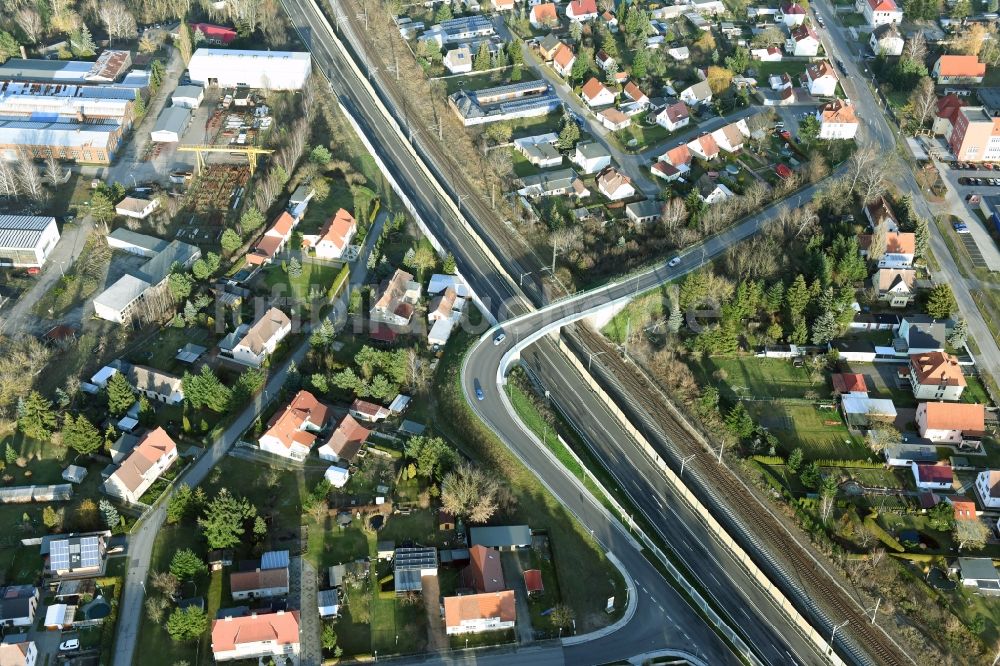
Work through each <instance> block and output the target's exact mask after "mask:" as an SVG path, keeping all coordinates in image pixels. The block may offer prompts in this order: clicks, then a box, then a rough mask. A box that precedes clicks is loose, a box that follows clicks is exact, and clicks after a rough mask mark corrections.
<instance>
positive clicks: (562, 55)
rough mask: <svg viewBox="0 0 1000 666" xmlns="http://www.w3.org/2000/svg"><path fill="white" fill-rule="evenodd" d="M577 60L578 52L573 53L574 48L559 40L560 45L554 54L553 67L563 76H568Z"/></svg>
mask: <svg viewBox="0 0 1000 666" xmlns="http://www.w3.org/2000/svg"><path fill="white" fill-rule="evenodd" d="M575 62H576V54H575V53H573V49H571V48H570V47H568V46H566V45H565V44H563V43H562V42H559V47H558V48H556V52H555V54H554V55H553V56H552V69H554V70H556V72H558V73H559V74H560V75H561V76H564V77H567V78H568V77H569V75H570V74H571V73H572V72H573V64H574V63H575Z"/></svg>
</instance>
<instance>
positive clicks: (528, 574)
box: [522, 569, 545, 597]
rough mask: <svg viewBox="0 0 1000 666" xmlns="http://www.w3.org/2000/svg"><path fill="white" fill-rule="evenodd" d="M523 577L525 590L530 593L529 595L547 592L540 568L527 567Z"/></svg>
mask: <svg viewBox="0 0 1000 666" xmlns="http://www.w3.org/2000/svg"><path fill="white" fill-rule="evenodd" d="M522 577H523V578H524V591H525V592H527V593H528V596H529V597H531V596H534V595H536V594H542V593H543V592H545V586H544V585H543V584H542V572H541V570H540V569H526V570H525V572H524V574H523V575H522Z"/></svg>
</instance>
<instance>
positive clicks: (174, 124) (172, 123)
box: [149, 106, 191, 143]
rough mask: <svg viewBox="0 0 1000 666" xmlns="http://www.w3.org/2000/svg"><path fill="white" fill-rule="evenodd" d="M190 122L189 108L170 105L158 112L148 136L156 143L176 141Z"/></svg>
mask: <svg viewBox="0 0 1000 666" xmlns="http://www.w3.org/2000/svg"><path fill="white" fill-rule="evenodd" d="M189 122H191V109H187V108H184V107H182V106H171V107H167V108H166V109H163V111H161V112H160V117H159V118H157V119H156V125H154V126H153V131H152V132H150V133H149V138H151V139H152V140H153V141H156V142H157V143H177V142H178V141H180V140H181V137H182V136H184V130H186V129H187V126H188V123H189Z"/></svg>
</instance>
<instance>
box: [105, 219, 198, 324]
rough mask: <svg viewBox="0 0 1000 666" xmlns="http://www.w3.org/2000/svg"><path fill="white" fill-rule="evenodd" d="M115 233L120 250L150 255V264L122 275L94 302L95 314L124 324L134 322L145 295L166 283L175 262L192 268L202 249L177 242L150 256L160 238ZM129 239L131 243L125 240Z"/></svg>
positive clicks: (148, 262) (170, 243) (168, 244)
mask: <svg viewBox="0 0 1000 666" xmlns="http://www.w3.org/2000/svg"><path fill="white" fill-rule="evenodd" d="M116 232H118V233H117V238H116V239H115V240H114V241H113V242H115V243H116V244H117V247H118V248H119V249H123V250H125V251H127V252H130V253H132V254H138V255H140V256H151V258H150V260H149V261H147V262H146V263H145V264H143V265H142V266H141V267H139V268H138V269H136V270H133V271H132V273H131V274H126V275H123V276H122V277H121V278H119V279H118V281H116V282H115V283H114V284H112V285H111V286H110V287H108V288H107V289H105V290H104V291H103V292H101V293H100V294H99V295H98V296H97V298H95V299H94V314H96V315H97V316H98V317H100V318H101V319H106V320H108V321H113V322H117V323H119V324H124V323H127V322H129V321H131V319H132V316H133V313H134V311H135V307H136V305H137V304H138V303H139V302H140V301H141V300H142V298H143V296H145V294H146V291H147V290H148V289H153V288H156V287H158V286H159V285H161V284H162V283H163V282H164V281H166V279H167V276H168V275H169V274H170V268H171V267H172V266H173V265H174V264H175V263H178V264H180V265H181V266H183V267H184V268H189V267H190V266H191V264H193V263H194V262H195V261H197V260H198V259H199V258H200V257H201V250H199V249H198V248H197V247H195V246H194V245H189V244H188V243H183V242H181V241H178V240H174V241H170V242H169V243H167V244H166V245H164V246H163V247H162V249H159V250H156V251H155V253H153V254H152V255H150V254H149V252H150V251H151V250H150V249H149V248H151V247H155V245H156V244H155V243H153V242H152V241H153V240H157V239H153V237H151V236H144V235H143V234H125V233H121V232H119V230H116ZM113 233H115V232H113ZM111 236H112V234H109V235H108V238H109V239H110V238H111ZM129 238H131V241H132V242H131V243H129V241H128V240H126V239H129ZM140 244H141V245H140ZM126 245H128V247H126Z"/></svg>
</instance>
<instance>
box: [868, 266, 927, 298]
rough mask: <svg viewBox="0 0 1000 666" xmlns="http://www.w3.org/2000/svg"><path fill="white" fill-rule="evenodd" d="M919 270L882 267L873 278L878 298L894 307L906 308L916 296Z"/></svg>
mask: <svg viewBox="0 0 1000 666" xmlns="http://www.w3.org/2000/svg"><path fill="white" fill-rule="evenodd" d="M916 279H917V272H916V271H915V270H913V269H912V268H880V269H878V271H877V272H876V273H875V276H874V278H873V280H872V282H873V283H874V286H875V289H876V290H877V291H878V300H879V301H880V302H882V303H887V304H888V305H889V307H892V308H905V307H908V306H909V305H910V303H912V302H913V300H914V298H915V297H916V291H915V290H914V286H913V285H914V283H915V282H916Z"/></svg>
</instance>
